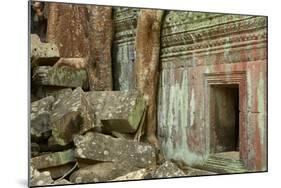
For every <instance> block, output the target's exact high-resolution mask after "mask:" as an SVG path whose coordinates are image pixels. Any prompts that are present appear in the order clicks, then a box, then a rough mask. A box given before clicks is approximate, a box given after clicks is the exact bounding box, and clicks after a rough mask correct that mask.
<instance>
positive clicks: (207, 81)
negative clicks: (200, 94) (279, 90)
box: [204, 71, 248, 165]
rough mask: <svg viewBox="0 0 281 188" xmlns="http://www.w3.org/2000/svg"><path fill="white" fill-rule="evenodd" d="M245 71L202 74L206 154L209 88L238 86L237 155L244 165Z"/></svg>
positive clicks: (209, 127) (208, 137) (209, 151)
mask: <svg viewBox="0 0 281 188" xmlns="http://www.w3.org/2000/svg"><path fill="white" fill-rule="evenodd" d="M246 83H247V82H246V72H245V71H231V72H214V73H205V74H204V91H205V94H204V98H205V99H204V103H205V105H204V114H205V129H206V152H207V155H209V154H210V153H211V147H212V146H211V118H210V117H211V113H212V112H211V110H210V101H211V96H210V94H211V86H214V85H216V86H218V85H228V84H229V85H230V84H232V85H233V84H235V85H238V88H239V155H240V159H241V161H242V162H243V163H244V164H245V165H246V164H247V159H248V142H247V140H248V139H247V122H246V121H247V118H246V115H247V113H246V112H247V85H246Z"/></svg>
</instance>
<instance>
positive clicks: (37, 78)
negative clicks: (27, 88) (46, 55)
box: [32, 66, 88, 89]
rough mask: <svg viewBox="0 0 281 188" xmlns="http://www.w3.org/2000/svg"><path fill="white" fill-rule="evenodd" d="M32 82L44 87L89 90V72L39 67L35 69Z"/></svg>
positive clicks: (69, 68)
mask: <svg viewBox="0 0 281 188" xmlns="http://www.w3.org/2000/svg"><path fill="white" fill-rule="evenodd" d="M32 82H33V83H34V84H36V85H43V86H61V87H70V88H76V87H82V88H84V89H87V88H88V78H87V72H86V71H85V70H84V69H75V68H72V67H66V66H64V67H51V66H39V67H35V68H34V69H33V75H32Z"/></svg>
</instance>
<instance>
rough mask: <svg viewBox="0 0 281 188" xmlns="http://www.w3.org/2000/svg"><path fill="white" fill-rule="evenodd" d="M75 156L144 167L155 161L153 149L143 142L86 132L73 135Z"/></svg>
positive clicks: (151, 164) (153, 163)
mask: <svg viewBox="0 0 281 188" xmlns="http://www.w3.org/2000/svg"><path fill="white" fill-rule="evenodd" d="M74 144H75V146H76V149H75V156H76V157H77V158H82V159H89V160H94V161H101V162H119V161H120V162H122V161H125V162H127V163H129V164H131V165H132V166H134V167H138V168H145V167H148V166H153V165H155V163H156V157H155V149H154V148H153V147H152V146H151V145H149V144H145V143H141V142H135V141H131V140H125V139H118V138H113V137H111V136H108V135H104V134H100V133H94V132H88V133H86V135H84V136H82V135H78V136H75V137H74Z"/></svg>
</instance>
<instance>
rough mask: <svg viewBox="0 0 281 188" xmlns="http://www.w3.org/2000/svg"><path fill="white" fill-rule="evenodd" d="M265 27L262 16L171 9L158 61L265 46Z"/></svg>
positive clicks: (164, 25)
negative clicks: (174, 10) (173, 10)
mask: <svg viewBox="0 0 281 188" xmlns="http://www.w3.org/2000/svg"><path fill="white" fill-rule="evenodd" d="M194 17H195V18H194ZM266 27H267V19H266V17H259V16H243V15H223V14H213V13H194V12H172V11H171V12H168V13H167V15H166V18H165V22H164V24H163V29H162V36H161V46H162V48H161V60H162V61H163V62H165V61H170V60H171V58H175V57H185V58H189V57H192V56H193V55H194V53H196V56H200V54H201V56H204V53H205V56H210V55H211V54H215V53H219V51H220V50H225V51H227V50H233V49H235V48H237V49H238V48H239V49H240V50H241V51H242V50H247V49H249V48H252V47H253V48H261V46H263V47H264V48H266V41H267V29H266ZM257 46H258V47H257ZM243 47H244V48H243ZM263 58H264V57H263ZM255 60H257V59H255ZM232 62H234V61H232ZM236 62H237V61H236Z"/></svg>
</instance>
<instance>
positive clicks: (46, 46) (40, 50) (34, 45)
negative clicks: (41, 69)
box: [30, 34, 60, 67]
mask: <svg viewBox="0 0 281 188" xmlns="http://www.w3.org/2000/svg"><path fill="white" fill-rule="evenodd" d="M30 42H31V46H30V57H31V66H32V67H35V66H42V65H49V66H52V65H54V64H55V63H56V62H57V61H58V60H59V58H60V55H59V49H58V48H57V46H56V45H55V44H54V43H42V42H41V41H40V38H39V37H38V35H35V34H31V37H30Z"/></svg>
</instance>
